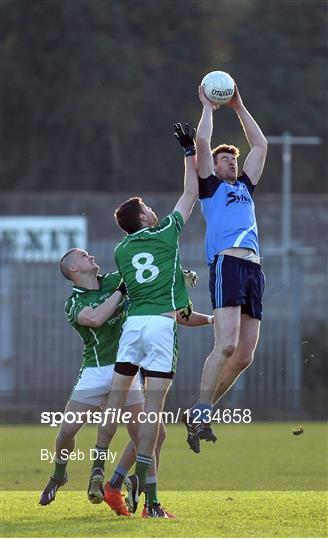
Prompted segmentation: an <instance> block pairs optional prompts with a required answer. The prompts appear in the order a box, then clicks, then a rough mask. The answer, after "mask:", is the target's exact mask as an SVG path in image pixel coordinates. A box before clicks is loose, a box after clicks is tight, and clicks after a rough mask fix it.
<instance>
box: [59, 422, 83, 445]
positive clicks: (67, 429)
mask: <svg viewBox="0 0 328 540" xmlns="http://www.w3.org/2000/svg"><path fill="white" fill-rule="evenodd" d="M77 431H78V429H77V427H76V425H75V424H62V425H61V426H60V430H59V432H58V435H57V441H60V440H64V441H67V440H70V439H74V436H75V434H76V432H77Z"/></svg>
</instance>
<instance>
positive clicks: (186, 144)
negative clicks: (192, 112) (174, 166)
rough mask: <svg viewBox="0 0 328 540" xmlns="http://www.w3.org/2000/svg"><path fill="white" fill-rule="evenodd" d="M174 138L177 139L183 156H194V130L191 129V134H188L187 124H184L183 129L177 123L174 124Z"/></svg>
mask: <svg viewBox="0 0 328 540" xmlns="http://www.w3.org/2000/svg"><path fill="white" fill-rule="evenodd" d="M174 130H175V131H174V136H175V137H176V138H177V139H178V141H179V143H180V144H181V146H182V148H184V154H185V156H194V155H195V154H196V148H195V140H194V139H195V135H196V129H195V128H193V130H192V132H191V133H189V124H185V127H184V129H183V127H182V125H181V124H180V122H179V123H177V124H174Z"/></svg>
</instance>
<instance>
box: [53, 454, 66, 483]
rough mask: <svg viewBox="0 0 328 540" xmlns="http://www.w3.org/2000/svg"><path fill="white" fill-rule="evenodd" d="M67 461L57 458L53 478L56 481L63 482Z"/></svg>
mask: <svg viewBox="0 0 328 540" xmlns="http://www.w3.org/2000/svg"><path fill="white" fill-rule="evenodd" d="M66 467H67V460H64V459H59V458H57V457H55V472H54V474H53V478H55V480H63V478H64V477H65V474H66Z"/></svg>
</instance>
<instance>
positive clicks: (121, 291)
mask: <svg viewBox="0 0 328 540" xmlns="http://www.w3.org/2000/svg"><path fill="white" fill-rule="evenodd" d="M116 290H117V291H120V293H122V294H123V295H124V294H126V286H125V283H124V281H121V283H120V284H119V286H118V287H117V289H116Z"/></svg>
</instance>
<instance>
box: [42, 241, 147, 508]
mask: <svg viewBox="0 0 328 540" xmlns="http://www.w3.org/2000/svg"><path fill="white" fill-rule="evenodd" d="M60 270H61V272H62V274H63V275H64V277H66V278H67V279H69V280H72V281H73V283H74V286H73V290H72V294H71V296H70V297H69V299H68V300H67V302H66V304H65V312H66V314H67V318H68V321H69V322H70V324H71V325H72V326H73V328H74V329H75V330H76V331H77V332H78V333H79V334H80V336H81V338H82V340H83V344H84V350H83V364H82V367H81V370H80V373H79V377H78V380H77V383H76V385H75V386H74V388H73V391H72V394H71V396H70V398H69V401H68V403H67V405H66V408H65V413H71V414H73V415H76V417H77V418H78V420H82V422H81V421H77V422H73V423H70V422H66V421H64V422H63V423H62V424H61V427H60V430H59V433H58V435H57V438H56V443H55V448H56V458H55V471H54V474H53V476H52V477H51V478H50V480H49V482H48V484H47V486H46V488H45V490H44V491H43V493H42V495H41V498H40V504H42V505H46V504H49V503H50V502H52V501H53V500H54V498H55V495H56V492H57V490H58V488H59V487H61V486H62V485H64V484H65V483H66V482H67V479H68V477H67V473H66V467H67V460H68V459H67V455H68V454H69V453H71V452H72V451H73V448H74V444H75V435H76V434H77V432H78V431H79V430H80V429H81V427H82V426H83V425H84V423H85V422H86V420H87V415H86V413H87V412H88V411H91V412H94V411H98V410H99V408H101V407H102V406H104V404H105V403H106V401H107V398H108V394H109V391H110V388H111V385H112V380H113V373H114V364H115V361H116V355H117V348H118V341H119V337H120V334H121V329H122V324H123V322H124V320H125V318H126V311H125V301H124V297H123V294H122V293H125V287H124V286H122V285H120V283H121V277H120V275H119V273H118V272H114V273H111V274H105V275H103V276H101V275H99V274H98V272H99V266H98V265H97V264H96V262H95V260H94V257H93V256H91V255H89V254H88V253H87V252H86V251H84V250H81V249H78V248H75V249H72V250H70V251H68V252H67V253H66V254H65V255H64V256H63V257H62V259H61V260H60ZM143 402H144V397H143V394H142V390H141V385H140V380H139V378H138V377H136V378H135V379H134V381H133V384H132V385H131V389H130V391H129V394H128V395H127V398H126V403H125V407H126V409H127V410H128V411H130V412H131V414H132V415H133V418H134V419H135V420H136V419H137V415H138V413H139V412H140V411H141V410H142V409H143ZM83 414H84V416H83ZM127 428H128V431H129V434H130V437H131V439H132V440H134V441H136V439H137V426H136V424H135V423H133V422H131V423H129V425H128V426H127ZM63 456H64V457H63ZM100 467H101V463H100ZM90 497H92V494H91V495H90ZM121 504H122V507H123V510H124V507H125V505H124V502H123V501H121Z"/></svg>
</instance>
